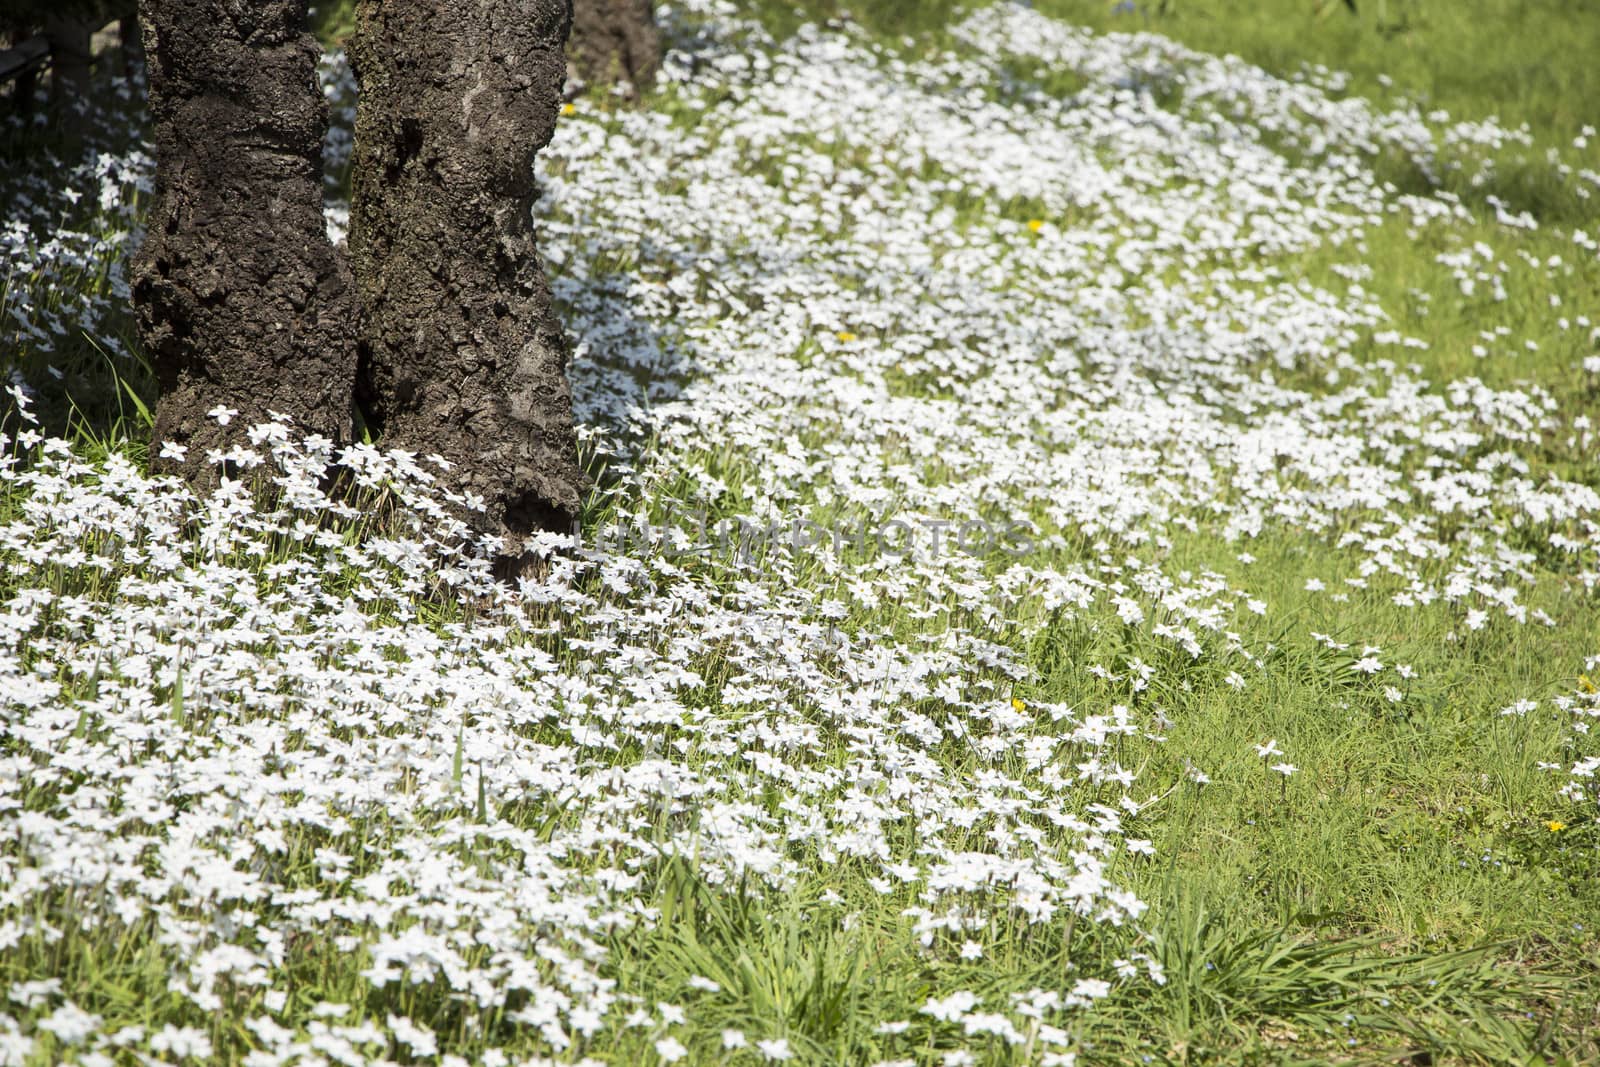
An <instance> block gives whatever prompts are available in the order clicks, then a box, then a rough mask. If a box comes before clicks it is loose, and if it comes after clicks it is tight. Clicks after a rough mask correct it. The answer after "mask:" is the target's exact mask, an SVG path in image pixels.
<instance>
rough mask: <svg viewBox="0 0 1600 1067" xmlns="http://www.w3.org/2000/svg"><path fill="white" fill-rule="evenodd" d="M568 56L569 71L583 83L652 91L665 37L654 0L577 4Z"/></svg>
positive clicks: (583, 0) (598, 0) (599, 0)
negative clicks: (653, 7) (654, 11)
mask: <svg viewBox="0 0 1600 1067" xmlns="http://www.w3.org/2000/svg"><path fill="white" fill-rule="evenodd" d="M567 58H568V60H569V61H570V63H571V73H572V74H573V75H574V76H575V77H577V78H578V79H580V80H582V81H583V82H584V83H585V84H589V85H613V84H617V83H627V84H629V85H631V86H632V87H633V89H634V90H635V91H642V90H645V89H648V88H649V87H650V84H651V82H653V81H654V80H655V76H656V69H657V68H658V67H660V66H661V34H660V33H659V32H658V31H657V29H656V23H655V18H654V17H653V16H652V15H651V12H650V0H573V3H572V36H571V39H570V40H569V41H568V42H567Z"/></svg>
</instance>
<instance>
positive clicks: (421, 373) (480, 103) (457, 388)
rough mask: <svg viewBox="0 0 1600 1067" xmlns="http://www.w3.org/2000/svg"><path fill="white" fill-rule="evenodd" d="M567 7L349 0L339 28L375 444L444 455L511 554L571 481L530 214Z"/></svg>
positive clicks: (562, 361)
mask: <svg viewBox="0 0 1600 1067" xmlns="http://www.w3.org/2000/svg"><path fill="white" fill-rule="evenodd" d="M568 18H569V14H568V9H567V6H566V3H565V0H497V2H495V3H488V4H486V3H483V2H481V0H361V3H360V5H359V7H358V10H357V30H356V34H355V36H354V38H353V39H352V40H351V42H350V57H351V61H352V63H353V65H354V68H355V72H356V77H357V79H358V81H359V83H360V86H361V95H360V101H359V104H358V108H357V114H356V146H355V156H354V160H353V189H352V194H353V195H352V203H351V212H350V238H349V241H350V258H351V266H352V270H353V273H354V276H355V278H356V286H357V290H358V293H359V295H360V299H361V304H362V307H363V310H364V313H365V320H364V321H365V327H364V331H365V333H364V343H363V349H362V358H361V367H360V370H359V377H358V384H357V397H358V400H359V401H360V403H361V405H362V408H363V410H364V411H365V412H366V413H367V415H368V417H369V419H370V420H371V421H372V423H373V424H374V425H375V426H377V427H378V428H379V430H380V432H381V435H382V444H383V445H384V446H385V447H396V448H405V449H411V450H415V451H417V452H419V453H422V454H427V453H438V454H440V455H442V456H443V457H444V458H445V459H447V460H449V461H450V462H451V463H452V464H453V467H454V469H453V471H452V473H451V475H450V480H451V483H452V486H453V487H454V488H455V489H457V490H458V491H466V492H471V493H473V494H476V495H477V496H478V497H480V498H482V499H483V500H484V501H485V502H486V504H487V514H486V515H484V516H480V517H478V518H477V519H476V520H475V521H476V523H477V525H478V526H479V527H480V528H481V529H483V530H484V531H486V532H491V533H498V534H504V535H509V536H510V537H511V538H512V541H513V545H512V548H513V550H514V548H515V541H516V540H517V539H518V538H520V537H521V536H522V535H525V534H528V533H530V532H532V531H534V530H537V529H565V527H566V524H567V523H568V522H569V521H570V519H571V517H572V516H573V515H575V514H576V512H577V509H578V505H579V500H580V492H581V490H582V487H583V476H582V473H581V472H580V471H579V469H578V467H577V460H576V452H577V446H576V440H575V435H574V431H573V426H572V403H571V394H570V391H569V387H568V385H567V380H566V376H565V368H566V359H567V353H566V345H565V340H564V338H563V336H562V333H561V329H560V326H559V324H558V323H557V322H556V320H555V318H554V316H553V314H552V312H551V308H550V293H549V287H548V285H547V284H546V281H545V278H544V274H543V271H542V269H541V267H540V264H539V260H538V254H537V247H536V244H535V240H534V233H533V218H532V206H533V200H534V193H535V190H534V180H533V160H534V154H535V153H536V152H537V150H538V149H539V148H541V147H543V146H544V145H545V144H547V143H548V142H549V140H550V135H551V133H552V132H553V131H554V128H555V120H556V113H557V109H558V108H559V107H560V105H561V86H562V80H563V77H564V71H565V65H564V59H563V55H562V45H563V43H564V41H565V37H566V32H567V28H568V25H567V24H568Z"/></svg>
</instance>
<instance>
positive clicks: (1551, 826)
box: [1544, 819, 1567, 834]
mask: <svg viewBox="0 0 1600 1067" xmlns="http://www.w3.org/2000/svg"><path fill="white" fill-rule="evenodd" d="M1544 828H1545V829H1546V830H1549V831H1550V832H1551V833H1553V834H1559V833H1560V832H1561V831H1563V830H1565V829H1566V828H1567V824H1566V823H1564V822H1562V821H1561V820H1560V819H1549V820H1547V821H1546V822H1545V824H1544Z"/></svg>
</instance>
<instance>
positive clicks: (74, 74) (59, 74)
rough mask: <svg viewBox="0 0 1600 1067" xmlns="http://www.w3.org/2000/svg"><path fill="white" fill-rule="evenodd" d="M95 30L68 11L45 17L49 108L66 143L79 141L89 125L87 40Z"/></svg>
mask: <svg viewBox="0 0 1600 1067" xmlns="http://www.w3.org/2000/svg"><path fill="white" fill-rule="evenodd" d="M94 30H95V27H94V26H93V25H92V24H91V23H90V20H89V19H88V18H87V17H86V16H84V15H80V14H74V13H72V12H70V11H68V12H64V13H55V14H51V15H47V16H46V17H45V20H44V39H45V40H46V41H47V42H48V43H49V45H50V105H51V109H52V110H53V111H54V112H55V113H56V121H57V123H59V129H60V130H61V132H62V133H63V134H64V135H65V136H66V138H67V140H68V142H69V143H72V142H75V141H78V140H80V139H81V138H82V137H83V134H84V133H85V131H86V129H87V127H88V123H89V94H90V92H91V90H92V89H93V87H94V79H93V74H92V64H93V63H94V56H93V55H92V54H91V52H90V48H89V39H90V38H91V37H92V36H93V35H94Z"/></svg>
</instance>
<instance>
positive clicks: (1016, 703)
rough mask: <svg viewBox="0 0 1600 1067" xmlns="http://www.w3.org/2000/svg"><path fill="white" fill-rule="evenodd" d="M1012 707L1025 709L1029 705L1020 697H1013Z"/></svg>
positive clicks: (1017, 709) (1016, 709)
mask: <svg viewBox="0 0 1600 1067" xmlns="http://www.w3.org/2000/svg"><path fill="white" fill-rule="evenodd" d="M1011 707H1012V709H1013V710H1015V711H1024V710H1026V709H1027V707H1028V705H1026V704H1024V703H1023V702H1022V700H1021V699H1020V698H1019V697H1012V698H1011Z"/></svg>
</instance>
